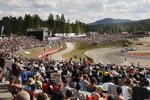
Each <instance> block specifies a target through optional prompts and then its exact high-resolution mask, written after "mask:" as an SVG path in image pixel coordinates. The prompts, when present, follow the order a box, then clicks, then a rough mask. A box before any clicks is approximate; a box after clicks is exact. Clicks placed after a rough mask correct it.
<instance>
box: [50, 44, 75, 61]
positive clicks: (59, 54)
mask: <svg viewBox="0 0 150 100" xmlns="http://www.w3.org/2000/svg"><path fill="white" fill-rule="evenodd" d="M66 46H67V48H66V49H65V50H62V51H60V52H57V53H54V54H53V55H52V56H51V58H52V59H54V60H59V61H62V60H65V58H63V55H64V54H66V53H68V52H71V51H72V50H73V49H74V45H73V43H71V42H67V43H66Z"/></svg>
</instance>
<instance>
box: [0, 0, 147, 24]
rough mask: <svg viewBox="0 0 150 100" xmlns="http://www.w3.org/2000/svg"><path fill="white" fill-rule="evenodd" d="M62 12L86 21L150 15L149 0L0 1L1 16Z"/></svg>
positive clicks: (72, 18) (137, 17) (45, 16)
mask: <svg viewBox="0 0 150 100" xmlns="http://www.w3.org/2000/svg"><path fill="white" fill-rule="evenodd" d="M50 13H52V14H54V15H56V14H59V15H61V14H62V13H63V14H64V15H65V17H66V19H70V20H71V21H75V20H80V21H82V22H85V23H90V22H94V21H96V20H99V19H103V18H116V19H131V20H141V19H147V18H150V0H0V18H2V17H3V16H16V17H18V16H24V15H25V14H31V15H32V14H38V15H39V16H40V17H41V18H42V19H43V20H45V19H47V18H48V15H49V14H50Z"/></svg>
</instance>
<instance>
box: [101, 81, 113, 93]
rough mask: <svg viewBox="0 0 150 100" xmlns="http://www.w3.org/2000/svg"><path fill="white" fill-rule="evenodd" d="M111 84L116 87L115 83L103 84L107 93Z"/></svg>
mask: <svg viewBox="0 0 150 100" xmlns="http://www.w3.org/2000/svg"><path fill="white" fill-rule="evenodd" d="M110 84H112V85H114V83H112V82H106V83H104V84H103V89H104V90H105V91H108V87H109V85H110Z"/></svg>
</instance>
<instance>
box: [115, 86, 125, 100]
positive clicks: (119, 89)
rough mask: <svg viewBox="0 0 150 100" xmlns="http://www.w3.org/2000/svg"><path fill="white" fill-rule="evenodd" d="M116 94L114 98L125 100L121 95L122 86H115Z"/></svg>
mask: <svg viewBox="0 0 150 100" xmlns="http://www.w3.org/2000/svg"><path fill="white" fill-rule="evenodd" d="M116 91H117V95H116V97H115V100H125V99H124V98H123V97H122V88H121V87H117V90H116Z"/></svg>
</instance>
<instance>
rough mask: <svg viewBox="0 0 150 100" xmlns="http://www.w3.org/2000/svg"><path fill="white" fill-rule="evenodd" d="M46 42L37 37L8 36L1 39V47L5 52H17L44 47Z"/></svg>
mask: <svg viewBox="0 0 150 100" xmlns="http://www.w3.org/2000/svg"><path fill="white" fill-rule="evenodd" d="M45 45H46V43H45V42H42V41H40V40H38V39H36V38H35V37H26V36H22V37H6V38H3V39H1V40H0V48H1V49H2V50H3V51H5V52H8V51H9V52H10V51H11V52H15V51H19V50H24V49H30V48H35V47H43V46H45Z"/></svg>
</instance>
